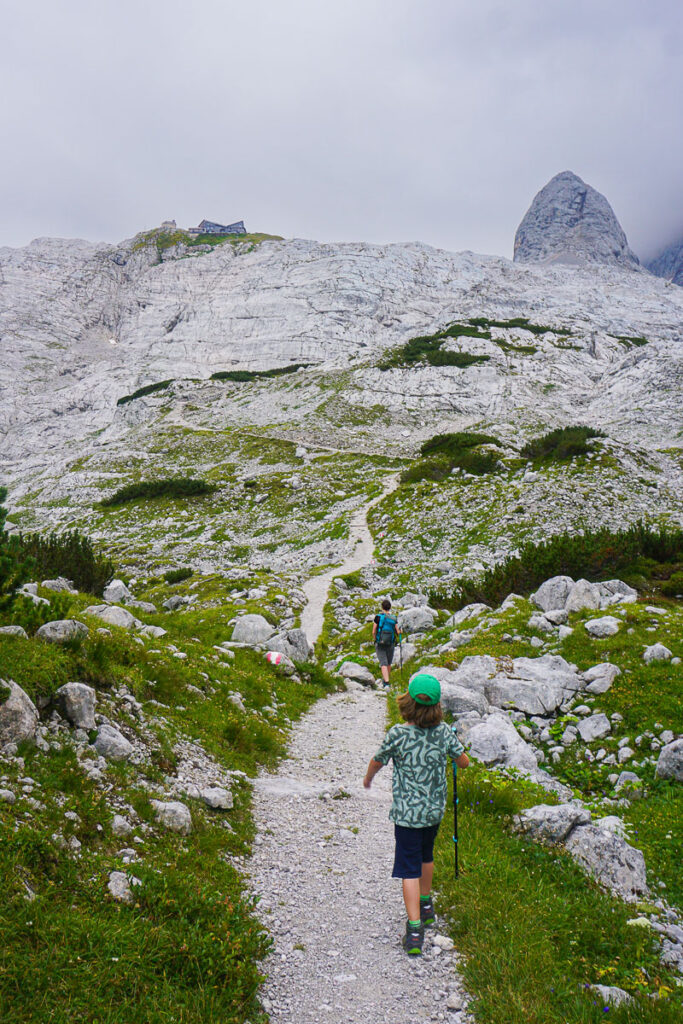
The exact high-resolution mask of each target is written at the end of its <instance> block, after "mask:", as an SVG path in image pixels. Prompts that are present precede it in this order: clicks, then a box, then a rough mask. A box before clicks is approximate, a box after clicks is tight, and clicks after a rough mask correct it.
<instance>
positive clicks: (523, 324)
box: [469, 316, 571, 334]
mask: <svg viewBox="0 0 683 1024" xmlns="http://www.w3.org/2000/svg"><path fill="white" fill-rule="evenodd" d="M469 323H471V324H473V325H474V326H475V327H502V328H504V329H514V328H515V327H517V328H518V329H520V330H523V331H529V333H530V334H548V333H549V332H551V331H552V333H553V334H570V333H571V332H570V331H569V328H568V327H546V326H545V325H544V324H532V323H530V322H529V319H528V317H525V316H516V317H513V318H512V320H488V319H487V318H486V317H484V316H475V317H472V318H471V319H470V321H469Z"/></svg>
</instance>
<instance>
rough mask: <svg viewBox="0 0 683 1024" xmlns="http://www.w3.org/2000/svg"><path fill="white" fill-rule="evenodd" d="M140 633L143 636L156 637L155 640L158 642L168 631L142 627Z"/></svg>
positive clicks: (159, 627)
mask: <svg viewBox="0 0 683 1024" xmlns="http://www.w3.org/2000/svg"><path fill="white" fill-rule="evenodd" d="M138 632H139V633H141V634H142V635H143V636H151V637H154V639H155V640H158V639H159V638H160V637H162V636H166V633H167V632H168V631H167V630H165V629H162V628H161V626H142V628H141V629H139V630H138Z"/></svg>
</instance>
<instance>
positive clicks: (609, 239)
mask: <svg viewBox="0 0 683 1024" xmlns="http://www.w3.org/2000/svg"><path fill="white" fill-rule="evenodd" d="M514 259H515V261H516V262H518V263H570V264H585V263H607V264H612V265H615V266H622V267H633V268H636V267H638V266H639V261H638V257H637V256H636V255H635V253H634V252H632V251H631V249H630V248H629V245H628V241H627V239H626V235H625V234H624V232H623V230H622V227H621V225H620V224H619V221H618V220H617V218H616V216H615V215H614V211H613V210H612V207H611V206H610V204H609V203H608V202H607V200H606V199H605V197H604V196H603V195H602V194H601V193H600V192H597V191H596V190H595V189H594V188H591V186H590V185H587V184H586V183H585V181H582V180H581V178H579V177H578V175H576V174H573V173H572V172H571V171H562V173H561V174H556V175H555V177H554V178H551V180H550V181H549V182H548V184H547V185H545V186H544V188H542V189H541V191H540V192H539V193H538V194H537V195H536V196H535V198H534V200H533V202H532V204H531V206H530V207H529V209H528V210H527V212H526V214H525V215H524V219H523V220H522V223H521V224H520V225H519V227H518V228H517V234H516V235H515V248H514Z"/></svg>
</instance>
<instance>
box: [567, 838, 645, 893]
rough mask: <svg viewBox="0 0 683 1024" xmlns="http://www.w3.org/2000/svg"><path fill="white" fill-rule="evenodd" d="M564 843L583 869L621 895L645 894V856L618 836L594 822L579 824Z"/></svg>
mask: <svg viewBox="0 0 683 1024" xmlns="http://www.w3.org/2000/svg"><path fill="white" fill-rule="evenodd" d="M565 846H566V848H567V850H568V851H569V853H570V854H571V855H572V857H573V858H574V860H576V861H577V863H579V864H580V865H581V867H582V868H584V870H585V871H588V872H589V874H591V875H592V876H593V877H594V878H595V879H597V881H598V882H600V883H601V884H602V885H604V886H605V887H606V888H608V889H611V890H612V891H613V892H615V893H617V895H619V896H621V897H622V898H623V899H625V900H629V901H631V902H632V901H634V900H636V899H638V897H639V896H643V895H646V894H647V892H648V888H647V880H646V874H645V858H644V857H643V855H642V853H641V852H640V850H634V848H633V847H632V846H629V844H628V843H627V842H625V841H624V840H623V839H621V838H620V837H619V836H617V835H614V834H613V833H612V832H610V831H608V830H607V829H604V828H598V827H597V826H595V825H580V826H578V827H577V828H575V829H574V830H573V831H572V832H571V833H570V834H569V836H568V837H567V839H566V841H565Z"/></svg>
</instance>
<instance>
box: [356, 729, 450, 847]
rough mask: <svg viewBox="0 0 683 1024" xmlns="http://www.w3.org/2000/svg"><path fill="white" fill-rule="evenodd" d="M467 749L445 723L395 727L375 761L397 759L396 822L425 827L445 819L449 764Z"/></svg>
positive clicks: (394, 785) (393, 813)
mask: <svg viewBox="0 0 683 1024" xmlns="http://www.w3.org/2000/svg"><path fill="white" fill-rule="evenodd" d="M464 749H465V748H464V747H463V745H462V743H461V742H460V740H459V739H458V737H457V736H456V734H455V731H454V730H453V729H451V728H449V726H447V725H446V724H445V722H441V723H440V724H439V725H434V726H432V728H431V729H420V728H418V726H416V725H413V724H412V723H411V722H402V723H401V724H400V725H394V726H392V728H391V729H390V730H389V732H388V733H387V734H386V736H385V737H384V742H383V743H382V746H381V747H380V748H379V750H378V751H377V753H376V754H375V760H376V761H381V762H382V764H387V763H388V762H389V761H390V760H392V759H393V762H394V777H393V780H392V789H393V801H392V804H391V810H390V812H389V817H390V818H391V820H392V821H393V822H394V823H395V824H396V825H403V826H405V827H406V828H424V827H425V826H427V825H437V824H438V823H439V822H440V821H441V819H442V818H443V814H444V811H445V810H446V796H447V793H448V787H447V783H446V764H447V762H448V758H449V757H450V758H452V759H453V760H455V759H456V758H458V757H460V755H461V754H462V753H463V751H464Z"/></svg>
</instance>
